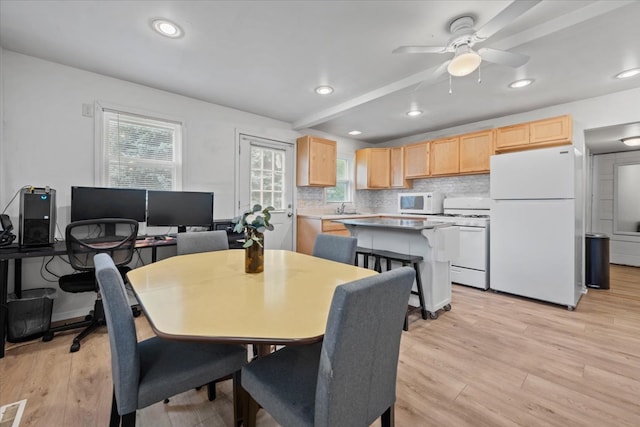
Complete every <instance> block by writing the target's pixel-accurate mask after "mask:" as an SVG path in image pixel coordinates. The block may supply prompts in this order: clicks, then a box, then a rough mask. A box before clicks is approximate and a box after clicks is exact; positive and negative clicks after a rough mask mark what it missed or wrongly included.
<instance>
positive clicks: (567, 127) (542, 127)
mask: <svg viewBox="0 0 640 427" xmlns="http://www.w3.org/2000/svg"><path fill="white" fill-rule="evenodd" d="M571 125H572V120H571V116H560V117H552V118H550V119H544V120H537V121H535V122H531V123H529V142H530V143H531V144H545V145H546V144H547V143H556V144H557V143H562V142H566V143H567V144H569V143H571V140H572V132H573V129H572V126H571Z"/></svg>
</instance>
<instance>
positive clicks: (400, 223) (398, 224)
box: [333, 218, 451, 230]
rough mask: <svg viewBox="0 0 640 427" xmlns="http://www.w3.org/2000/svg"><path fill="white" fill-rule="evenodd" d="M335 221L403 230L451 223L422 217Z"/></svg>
mask: <svg viewBox="0 0 640 427" xmlns="http://www.w3.org/2000/svg"><path fill="white" fill-rule="evenodd" d="M333 221H334V222H339V223H342V224H345V225H352V226H362V227H378V228H399V229H403V230H425V229H430V228H438V227H443V226H449V225H451V224H449V223H446V222H440V221H425V220H421V219H400V218H348V219H338V220H333Z"/></svg>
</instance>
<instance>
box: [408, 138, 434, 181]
mask: <svg viewBox="0 0 640 427" xmlns="http://www.w3.org/2000/svg"><path fill="white" fill-rule="evenodd" d="M429 144H430V142H429V141H424V142H419V143H417V144H410V145H405V146H404V166H405V168H406V169H405V173H404V176H405V178H407V179H412V178H427V177H428V176H429Z"/></svg>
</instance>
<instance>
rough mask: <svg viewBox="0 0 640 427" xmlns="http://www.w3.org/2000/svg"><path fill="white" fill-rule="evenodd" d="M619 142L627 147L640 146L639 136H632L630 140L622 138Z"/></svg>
mask: <svg viewBox="0 0 640 427" xmlns="http://www.w3.org/2000/svg"><path fill="white" fill-rule="evenodd" d="M620 141H622V143H623V144H624V145H628V146H629V147H635V146H638V145H640V136H632V137H631V138H622V139H621V140H620Z"/></svg>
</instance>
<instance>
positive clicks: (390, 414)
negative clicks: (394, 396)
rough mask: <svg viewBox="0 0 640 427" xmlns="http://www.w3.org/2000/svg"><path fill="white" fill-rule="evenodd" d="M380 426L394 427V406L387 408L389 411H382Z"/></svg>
mask: <svg viewBox="0 0 640 427" xmlns="http://www.w3.org/2000/svg"><path fill="white" fill-rule="evenodd" d="M380 424H382V427H393V426H394V425H395V410H394V405H391V406H389V409H387V410H386V411H384V413H383V414H382V416H381V417H380Z"/></svg>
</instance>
